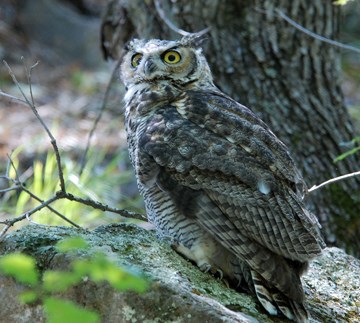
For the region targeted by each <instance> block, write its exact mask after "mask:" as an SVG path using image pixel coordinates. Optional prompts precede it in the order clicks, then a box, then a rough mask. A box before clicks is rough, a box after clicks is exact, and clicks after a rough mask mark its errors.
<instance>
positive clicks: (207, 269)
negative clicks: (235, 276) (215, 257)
mask: <svg viewBox="0 0 360 323" xmlns="http://www.w3.org/2000/svg"><path fill="white" fill-rule="evenodd" d="M198 266H199V268H200V270H201V271H202V272H204V273H211V274H212V275H213V276H215V277H216V278H219V279H220V280H222V279H223V278H224V273H223V271H222V270H221V269H220V268H216V267H214V266H212V265H210V264H208V263H203V264H201V265H199V264H198Z"/></svg>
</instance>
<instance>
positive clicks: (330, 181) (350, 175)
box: [308, 171, 360, 193]
mask: <svg viewBox="0 0 360 323" xmlns="http://www.w3.org/2000/svg"><path fill="white" fill-rule="evenodd" d="M359 175H360V171H358V172H354V173H350V174H346V175H342V176H339V177H335V178H332V179H329V180H328V181H326V182H323V183H321V184H319V185H314V186H313V187H312V188H310V189H309V190H308V192H309V193H310V192H313V191H315V190H317V189H319V188H320V187H323V186H325V185H329V184H332V183H335V182H338V181H341V180H343V179H346V178H350V177H355V176H359Z"/></svg>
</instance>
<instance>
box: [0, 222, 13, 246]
mask: <svg viewBox="0 0 360 323" xmlns="http://www.w3.org/2000/svg"><path fill="white" fill-rule="evenodd" d="M10 228H11V225H10V224H6V225H5V227H4V228H3V229H2V230H1V232H0V242H1V241H2V240H3V238H4V236H5V234H6V232H8V230H9V229H10Z"/></svg>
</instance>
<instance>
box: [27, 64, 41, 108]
mask: <svg viewBox="0 0 360 323" xmlns="http://www.w3.org/2000/svg"><path fill="white" fill-rule="evenodd" d="M38 65H39V61H37V62H36V63H35V64H34V65H32V66H30V69H28V68H27V65H26V64H24V67H25V71H26V75H27V79H28V85H29V89H30V97H31V103H32V105H33V106H35V101H34V96H33V91H32V83H31V72H32V70H33V69H34V68H35V67H36V66H38Z"/></svg>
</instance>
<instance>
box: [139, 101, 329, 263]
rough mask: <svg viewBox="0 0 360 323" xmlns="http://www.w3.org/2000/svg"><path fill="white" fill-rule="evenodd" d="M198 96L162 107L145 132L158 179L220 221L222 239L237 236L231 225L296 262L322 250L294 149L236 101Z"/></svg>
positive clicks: (191, 207)
mask: <svg viewBox="0 0 360 323" xmlns="http://www.w3.org/2000/svg"><path fill="white" fill-rule="evenodd" d="M191 100H192V101H191ZM195 100H197V97H196V96H195V97H185V98H183V99H182V101H180V103H179V102H177V103H176V102H174V103H173V104H172V105H168V106H165V107H163V108H162V109H160V110H159V112H158V113H157V114H156V115H154V116H153V117H152V118H151V119H150V120H149V122H148V124H147V131H146V132H145V134H144V135H143V137H142V138H140V146H141V147H143V149H144V152H145V153H146V154H147V155H148V156H150V157H151V158H152V159H153V160H154V161H155V163H156V164H157V165H158V167H160V168H161V171H160V172H159V174H158V178H157V183H158V185H159V186H160V187H161V188H162V189H164V190H166V191H168V192H169V194H171V195H172V196H173V198H174V199H175V200H176V201H177V204H178V205H179V206H180V207H182V208H183V210H184V213H185V214H186V215H187V216H190V217H194V218H197V219H198V221H199V222H200V223H201V222H202V221H205V219H206V218H207V216H208V219H209V221H210V220H211V221H213V224H214V226H213V228H211V225H210V224H209V223H207V224H206V225H205V228H206V229H207V231H208V232H210V233H212V234H213V235H215V237H216V239H217V240H221V239H225V240H226V239H228V238H229V237H227V238H226V237H225V236H222V234H221V230H223V229H225V228H226V229H227V230H223V231H224V232H227V234H229V232H230V234H231V235H232V236H233V237H236V235H239V237H243V239H250V240H249V241H254V242H256V243H257V244H259V245H260V246H264V247H266V248H267V249H269V250H271V251H273V252H274V253H275V254H278V255H281V256H284V257H286V258H289V259H292V260H298V261H307V260H308V259H310V258H312V257H314V256H316V255H318V254H319V253H320V252H321V248H322V246H323V242H322V240H321V238H320V236H319V233H318V222H317V219H316V218H315V216H314V215H312V214H311V213H310V212H308V211H307V210H306V209H305V207H304V205H303V202H302V200H301V197H300V196H299V195H298V194H296V190H295V188H294V187H295V184H297V183H300V184H301V183H302V179H301V176H300V175H299V173H298V172H297V170H296V168H295V166H294V164H293V162H292V160H291V158H290V157H289V155H288V153H287V150H286V147H285V146H284V145H283V144H282V143H281V142H280V141H279V140H278V139H277V138H276V137H275V135H273V134H272V133H271V132H270V131H269V130H268V128H267V127H266V126H265V125H264V123H262V122H261V121H260V120H259V119H257V118H256V117H255V116H254V115H253V114H252V113H251V111H250V110H248V109H246V108H245V107H244V109H243V108H242V106H240V107H239V106H236V105H235V103H234V101H232V100H228V99H226V98H224V100H223V99H222V98H220V99H217V97H216V96H215V95H213V96H212V97H211V95H210V98H209V100H207V101H205V103H198V104H197V103H196V102H195ZM218 100H220V101H218ZM190 101H191V102H192V103H191V104H190V103H189V102H190ZM210 104H211V106H210ZM233 105H235V106H233ZM224 107H225V108H224ZM205 202H206V203H207V206H206V207H205V206H204V205H205V204H204V203H205ZM211 205H213V206H212V207H213V208H214V209H215V208H216V209H217V210H219V212H217V214H216V212H215V213H214V211H211V210H210V208H211ZM207 208H208V212H207V210H206V209H207ZM218 222H220V224H221V225H220V224H219V223H218ZM219 225H220V226H219ZM221 226H222V228H221ZM216 230H217V231H216ZM219 230H220V231H219ZM220 242H221V241H220Z"/></svg>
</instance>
